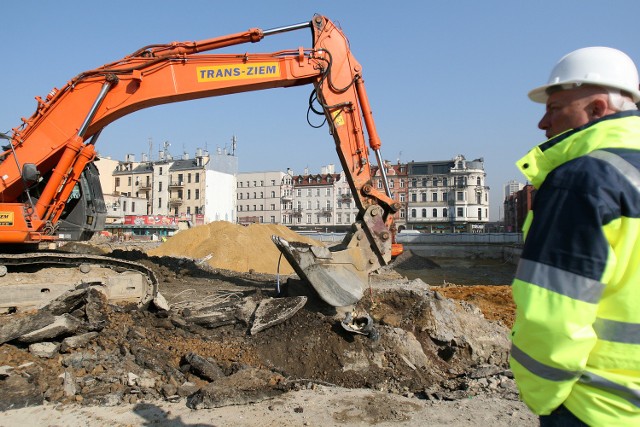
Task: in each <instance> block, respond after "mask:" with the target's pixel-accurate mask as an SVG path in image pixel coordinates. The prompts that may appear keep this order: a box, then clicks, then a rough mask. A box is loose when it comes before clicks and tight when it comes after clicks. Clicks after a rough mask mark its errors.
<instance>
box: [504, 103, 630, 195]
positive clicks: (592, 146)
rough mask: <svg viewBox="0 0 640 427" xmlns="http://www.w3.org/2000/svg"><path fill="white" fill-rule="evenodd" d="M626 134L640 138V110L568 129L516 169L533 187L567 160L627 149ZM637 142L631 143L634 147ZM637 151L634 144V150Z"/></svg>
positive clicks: (612, 115) (536, 149)
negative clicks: (613, 149)
mask: <svg viewBox="0 0 640 427" xmlns="http://www.w3.org/2000/svg"><path fill="white" fill-rule="evenodd" d="M628 134H633V135H634V136H635V138H637V137H638V135H640V111H638V110H633V111H622V112H619V113H615V114H611V115H608V116H605V117H602V118H601V119H598V120H594V121H592V122H589V123H587V124H586V125H584V126H581V127H578V128H575V129H570V130H568V131H566V132H564V133H561V134H560V135H556V136H554V137H553V138H551V139H549V140H547V141H545V142H543V143H542V144H540V145H538V146H536V147H534V148H533V149H532V150H531V151H529V153H527V155H525V156H524V157H523V158H521V159H520V160H518V161H517V162H516V166H517V167H518V169H520V171H521V172H522V174H523V175H524V176H525V177H526V178H527V180H528V181H530V182H531V184H533V186H534V187H535V188H539V187H540V185H541V184H542V183H543V182H544V180H545V178H546V177H547V175H548V174H549V173H550V172H551V171H552V170H554V169H555V168H557V167H558V166H560V165H562V164H563V163H566V162H568V161H570V160H573V159H576V158H578V157H581V156H584V155H586V154H589V153H590V152H592V151H595V150H598V149H601V148H614V147H616V148H617V147H620V148H625V147H628V138H627V135H628ZM638 142H640V141H638V140H637V139H636V140H635V144H638ZM635 148H636V149H637V148H640V147H638V146H637V145H636V147H635Z"/></svg>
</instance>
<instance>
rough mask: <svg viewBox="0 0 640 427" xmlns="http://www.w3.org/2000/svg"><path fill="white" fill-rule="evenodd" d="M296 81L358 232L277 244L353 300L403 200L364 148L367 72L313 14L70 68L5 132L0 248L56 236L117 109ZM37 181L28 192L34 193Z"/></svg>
mask: <svg viewBox="0 0 640 427" xmlns="http://www.w3.org/2000/svg"><path fill="white" fill-rule="evenodd" d="M303 28H310V29H311V32H312V36H313V44H312V47H311V48H298V49H294V50H282V51H278V52H272V53H252V54H249V53H242V54H212V53H207V52H210V51H212V50H216V49H220V48H223V47H229V46H234V45H240V44H243V43H256V42H259V41H260V40H262V39H263V38H264V37H266V36H270V35H274V34H278V33H282V32H285V31H293V30H298V29H303ZM300 85H313V91H314V93H313V96H312V97H311V98H312V99H315V101H316V102H315V105H313V104H311V105H310V108H312V109H313V110H314V111H316V112H318V113H319V114H323V115H324V116H325V118H326V120H327V123H328V125H329V128H330V131H331V134H332V135H333V137H334V141H335V145H336V151H337V154H338V157H339V159H340V163H341V165H342V167H343V169H344V171H345V174H346V176H347V179H348V182H349V185H350V187H351V190H352V193H353V195H354V198H355V202H356V205H357V207H358V208H359V211H360V214H359V216H358V218H357V221H356V223H355V224H354V225H353V232H352V233H349V234H348V235H347V237H346V238H345V240H344V241H343V242H342V243H341V244H340V245H337V247H335V248H315V247H301V246H299V245H296V244H294V243H293V242H291V243H290V242H286V241H284V240H282V239H276V238H274V242H275V243H276V245H277V246H278V247H279V249H280V250H281V252H282V253H283V255H284V256H285V257H286V258H287V260H288V261H289V262H290V263H291V264H292V266H293V267H294V269H295V270H296V272H297V273H298V275H299V276H301V278H305V279H307V280H308V281H309V282H310V283H311V284H312V285H313V287H314V288H315V289H316V290H317V291H318V293H319V294H320V296H321V297H322V298H323V299H324V300H325V301H327V302H328V303H329V304H332V305H334V306H345V305H350V304H353V303H355V302H357V301H358V300H359V299H360V298H361V297H362V294H363V289H364V284H366V283H367V277H368V274H369V273H370V272H371V271H373V270H375V269H377V268H380V267H381V266H383V265H385V264H387V263H388V262H389V261H390V259H391V256H392V250H394V249H395V248H397V246H394V244H393V243H394V236H395V227H394V225H393V213H394V212H396V211H397V210H398V209H399V205H398V204H397V203H395V202H394V201H393V199H392V198H391V194H390V191H389V188H388V186H387V184H386V182H385V191H384V192H381V191H379V190H377V189H376V188H374V186H373V185H372V182H371V169H370V168H371V165H370V163H369V149H371V150H373V151H374V153H375V155H376V158H377V160H378V164H379V166H382V165H381V156H380V139H379V137H378V134H377V131H376V129H375V124H374V121H373V117H372V114H371V109H370V106H369V101H368V97H367V93H366V90H365V87H364V80H363V78H362V68H361V66H360V64H359V63H358V62H357V61H356V59H355V58H354V57H353V55H352V54H351V51H350V49H349V45H348V40H347V39H346V37H345V36H344V34H343V33H342V31H341V30H340V29H338V28H337V27H336V26H335V25H334V23H333V22H331V21H330V20H328V19H327V18H325V17H323V16H319V15H316V16H314V17H313V18H312V20H311V21H310V22H306V23H302V24H296V25H291V26H288V27H281V28H275V29H272V30H266V31H262V30H260V29H250V30H248V31H247V32H243V33H237V34H232V35H227V36H223V37H218V38H212V39H207V40H202V41H198V42H182V43H179V42H174V43H171V44H166V45H152V46H146V47H143V48H141V49H139V50H137V51H135V52H134V53H132V54H131V55H128V56H126V57H124V58H122V59H121V60H119V61H116V62H112V63H110V64H106V65H104V66H102V67H99V68H97V69H94V70H89V71H86V72H83V73H81V74H79V75H77V76H76V77H74V78H73V79H72V80H70V81H69V82H68V83H67V84H66V85H65V86H64V87H62V88H61V89H53V90H52V91H51V92H50V93H49V94H48V95H47V96H46V98H45V99H42V98H39V97H38V98H36V100H37V103H38V105H37V108H36V111H35V113H34V114H33V115H32V116H31V117H30V118H28V119H22V121H23V123H22V125H21V126H20V127H18V128H15V129H13V130H12V131H13V132H12V136H11V139H10V144H9V145H7V146H5V147H3V150H4V151H3V152H2V154H0V244H7V243H11V244H21V243H35V242H41V241H52V240H55V239H56V229H57V224H58V223H59V221H60V218H61V216H62V214H63V212H64V209H65V206H66V204H67V201H68V200H69V197H70V195H71V193H72V191H73V189H74V187H75V185H76V184H77V182H78V181H79V180H80V177H81V175H82V173H83V171H84V170H85V169H86V168H87V165H88V164H90V163H91V162H92V161H93V160H94V159H95V156H96V150H95V143H96V140H97V138H98V136H99V134H100V132H101V131H102V129H103V128H104V127H105V126H107V125H108V124H110V123H111V122H113V121H115V120H117V119H119V118H120V117H123V116H125V115H127V114H130V113H132V112H134V111H137V110H140V109H143V108H147V107H151V106H155V105H160V104H166V103H172V102H180V101H187V100H192V99H198V98H205V97H213V96H222V95H229V94H234V93H240V92H247V91H256V90H263V89H271V88H278V87H292V86H300ZM367 137H368V142H367ZM380 169H381V170H383V168H382V167H381V168H380ZM385 181H386V180H385ZM36 185H38V192H37V196H35V197H34V196H32V194H31V192H30V189H32V188H33V187H34V186H36Z"/></svg>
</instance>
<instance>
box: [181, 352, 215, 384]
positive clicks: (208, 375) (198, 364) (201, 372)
mask: <svg viewBox="0 0 640 427" xmlns="http://www.w3.org/2000/svg"><path fill="white" fill-rule="evenodd" d="M184 360H185V361H186V362H187V363H188V364H189V365H190V366H191V372H192V373H194V374H195V375H197V376H199V377H200V378H202V379H205V380H207V381H215V380H217V379H219V378H222V377H224V371H223V370H222V369H221V368H220V367H219V366H218V365H217V364H215V363H213V362H210V361H209V360H207V359H205V358H204V357H202V356H199V355H197V354H196V353H189V354H187V355H186V356H184Z"/></svg>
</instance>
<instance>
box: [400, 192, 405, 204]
mask: <svg viewBox="0 0 640 427" xmlns="http://www.w3.org/2000/svg"><path fill="white" fill-rule="evenodd" d="M404 199H405V194H404V193H400V201H401V202H404V201H405V200H404Z"/></svg>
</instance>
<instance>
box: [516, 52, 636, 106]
mask: <svg viewBox="0 0 640 427" xmlns="http://www.w3.org/2000/svg"><path fill="white" fill-rule="evenodd" d="M565 84H569V85H574V86H580V85H581V84H593V85H598V86H603V87H607V88H613V89H620V90H623V91H626V92H628V93H629V94H631V96H632V97H633V102H638V101H640V90H639V88H638V69H637V68H636V65H635V64H634V63H633V60H632V59H631V58H629V56H627V55H626V54H625V53H624V52H621V51H619V50H617V49H612V48H610V47H585V48H582V49H578V50H574V51H573V52H571V53H569V54H567V55H565V56H563V57H562V58H561V59H560V61H558V63H557V64H556V66H555V67H553V70H552V71H551V75H550V76H549V80H548V82H547V84H546V85H544V86H540V87H537V88H535V89H533V90H532V91H531V92H529V98H530V99H531V100H532V101H534V102H541V103H543V104H544V103H546V102H547V98H548V94H547V89H548V88H550V87H551V86H557V85H565Z"/></svg>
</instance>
